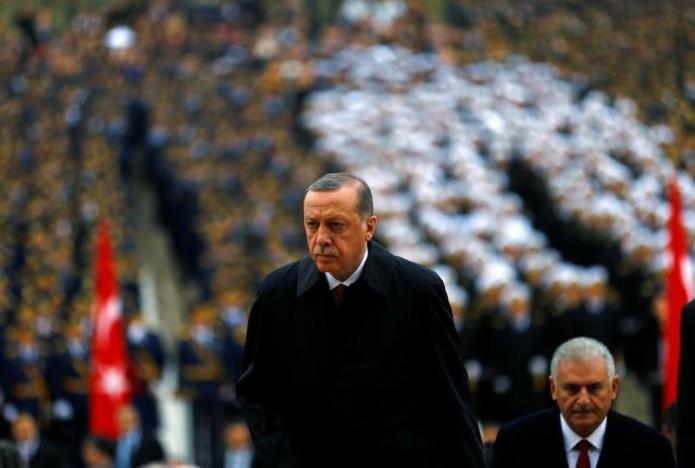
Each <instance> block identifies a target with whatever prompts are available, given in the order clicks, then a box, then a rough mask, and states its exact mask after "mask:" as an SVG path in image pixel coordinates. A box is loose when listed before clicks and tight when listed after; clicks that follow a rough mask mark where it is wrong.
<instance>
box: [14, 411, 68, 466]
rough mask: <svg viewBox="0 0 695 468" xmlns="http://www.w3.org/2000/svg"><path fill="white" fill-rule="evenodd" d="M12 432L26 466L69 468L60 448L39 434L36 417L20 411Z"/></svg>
mask: <svg viewBox="0 0 695 468" xmlns="http://www.w3.org/2000/svg"><path fill="white" fill-rule="evenodd" d="M12 434H13V435H14V439H15V443H16V446H17V450H18V451H19V455H20V457H21V459H22V463H23V464H24V466H28V467H31V468H56V467H57V468H61V467H64V468H67V467H68V466H69V464H68V463H67V460H66V459H65V458H64V455H63V452H62V451H61V450H60V448H59V447H58V446H56V445H54V444H53V443H52V442H50V441H48V440H46V439H44V438H43V437H41V436H40V435H39V429H38V427H37V425H36V419H34V416H32V415H31V414H30V413H20V414H19V415H18V416H17V418H16V419H15V420H14V422H13V423H12Z"/></svg>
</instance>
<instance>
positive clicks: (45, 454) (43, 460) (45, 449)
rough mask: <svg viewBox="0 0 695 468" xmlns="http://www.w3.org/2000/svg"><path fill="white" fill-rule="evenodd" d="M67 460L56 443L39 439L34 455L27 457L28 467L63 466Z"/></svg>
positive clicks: (54, 467)
mask: <svg viewBox="0 0 695 468" xmlns="http://www.w3.org/2000/svg"><path fill="white" fill-rule="evenodd" d="M67 466H68V464H67V461H66V458H65V455H64V454H63V452H62V451H61V450H60V448H58V446H57V445H55V444H53V443H51V442H49V441H46V440H41V441H40V442H39V446H38V447H37V448H36V452H34V456H33V457H31V458H30V459H29V468H65V467H67Z"/></svg>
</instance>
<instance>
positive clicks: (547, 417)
mask: <svg viewBox="0 0 695 468" xmlns="http://www.w3.org/2000/svg"><path fill="white" fill-rule="evenodd" d="M559 418H560V415H559V412H558V410H557V409H556V408H549V409H546V410H542V411H538V412H536V413H532V414H529V415H527V416H523V417H521V418H518V419H515V420H513V421H509V422H508V423H506V424H504V425H503V426H502V427H501V428H500V432H505V433H515V434H529V435H532V436H533V435H535V433H537V432H538V431H548V430H550V429H552V428H553V427H554V426H555V425H558V426H559V421H560V420H559Z"/></svg>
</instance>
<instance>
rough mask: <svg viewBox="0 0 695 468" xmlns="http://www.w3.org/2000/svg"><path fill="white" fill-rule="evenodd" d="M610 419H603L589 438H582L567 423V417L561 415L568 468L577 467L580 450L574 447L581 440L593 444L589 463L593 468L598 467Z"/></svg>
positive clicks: (590, 449)
mask: <svg viewBox="0 0 695 468" xmlns="http://www.w3.org/2000/svg"><path fill="white" fill-rule="evenodd" d="M607 422H608V418H603V421H602V422H601V424H599V425H598V427H597V428H596V429H594V432H592V433H591V434H589V436H588V437H581V436H580V435H578V434H577V433H576V432H574V431H573V430H572V428H571V427H570V426H569V424H567V421H565V417H564V416H563V415H562V413H560V426H561V427H562V438H563V440H564V441H565V455H566V456H567V466H569V467H570V468H575V467H576V466H577V459H578V458H579V450H576V449H575V448H574V447H575V446H576V445H577V444H578V443H579V441H580V440H582V439H586V440H587V441H589V442H590V443H591V447H590V448H589V463H590V464H591V468H596V465H598V457H599V456H600V455H601V448H602V447H603V438H604V437H605V436H606V424H607Z"/></svg>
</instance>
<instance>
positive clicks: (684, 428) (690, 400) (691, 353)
mask: <svg viewBox="0 0 695 468" xmlns="http://www.w3.org/2000/svg"><path fill="white" fill-rule="evenodd" d="M676 448H677V452H676V453H677V455H678V468H687V467H692V466H695V301H690V302H689V303H688V304H687V305H686V306H685V307H684V308H683V315H682V319H681V354H680V369H679V373H678V429H677V440H676Z"/></svg>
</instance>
